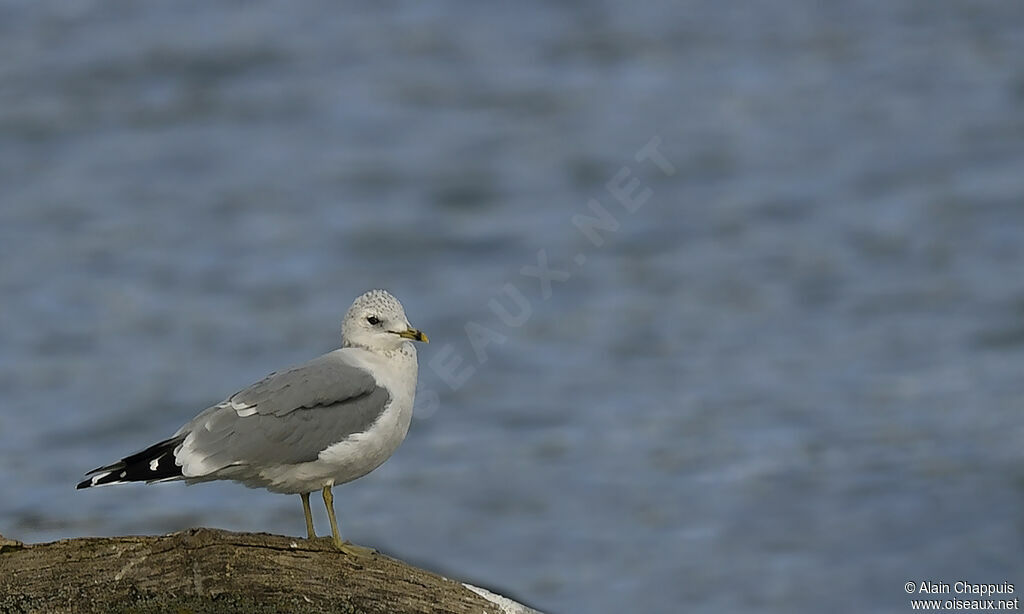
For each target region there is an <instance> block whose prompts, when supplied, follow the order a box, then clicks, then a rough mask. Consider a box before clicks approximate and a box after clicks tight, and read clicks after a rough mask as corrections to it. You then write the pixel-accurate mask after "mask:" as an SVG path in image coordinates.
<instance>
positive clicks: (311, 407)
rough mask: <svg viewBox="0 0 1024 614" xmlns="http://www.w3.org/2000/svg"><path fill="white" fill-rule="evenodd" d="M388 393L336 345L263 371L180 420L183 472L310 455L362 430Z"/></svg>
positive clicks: (311, 457) (290, 461) (309, 457)
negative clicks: (284, 367) (188, 419)
mask: <svg viewBox="0 0 1024 614" xmlns="http://www.w3.org/2000/svg"><path fill="white" fill-rule="evenodd" d="M389 400H390V395H389V394H388V392H387V390H386V389H384V388H382V387H380V386H378V385H377V383H376V381H375V380H374V378H373V376H372V375H371V374H370V373H369V372H368V371H366V370H364V369H361V368H359V367H356V366H353V365H352V364H350V363H349V362H347V361H346V360H345V358H344V354H343V353H342V351H335V352H331V353H329V354H325V355H323V356H320V357H319V358H315V359H313V360H311V361H309V362H307V363H305V364H303V365H299V366H297V367H292V368H290V369H287V370H285V371H281V372H276V373H271V374H270V375H268V376H267V377H266V378H264V379H263V380H261V381H259V382H257V383H255V384H253V385H252V386H249V387H248V388H246V389H244V390H241V391H239V392H237V393H235V394H234V395H232V396H231V397H229V398H228V399H226V400H225V401H223V402H222V403H218V404H217V405H214V406H213V407H211V408H209V409H207V410H206V411H204V412H202V413H201V414H199V415H198V416H196V417H195V418H194V419H193V420H192V421H191V422H189V423H188V424H186V425H185V426H184V427H182V428H181V429H180V430H179V431H178V433H176V435H177V436H181V437H183V441H182V444H181V448H180V449H179V450H178V451H177V453H176V457H177V460H178V463H179V464H181V465H182V467H183V469H184V470H185V474H186V476H188V474H189V473H192V474H193V475H202V474H207V473H210V472H212V471H216V470H218V469H222V468H224V467H227V466H229V465H249V464H251V465H268V464H269V465H277V464H294V463H302V462H308V461H312V460H316V458H317V455H318V454H319V453H320V452H321V451H322V450H324V449H326V448H327V447H329V446H330V445H332V444H335V443H338V442H339V441H342V440H344V439H346V438H348V437H350V436H352V435H353V434H355V433H361V432H364V431H366V430H367V429H369V428H370V425H372V424H373V423H374V422H375V421H376V420H377V419H378V418H379V417H380V416H381V414H383V412H384V407H385V406H386V405H387V403H388V401H389Z"/></svg>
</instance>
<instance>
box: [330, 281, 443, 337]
mask: <svg viewBox="0 0 1024 614" xmlns="http://www.w3.org/2000/svg"><path fill="white" fill-rule="evenodd" d="M341 339H342V344H343V345H344V346H345V347H349V346H356V347H361V348H365V349H367V350H373V351H387V350H394V349H398V348H400V347H401V346H402V344H403V343H405V342H406V341H410V340H411V341H423V342H426V341H427V336H426V335H424V334H423V333H421V332H420V331H418V330H416V329H415V328H413V327H412V326H411V325H410V324H409V320H408V318H406V317H405V309H403V308H402V304H401V303H399V302H398V299H397V298H395V297H393V296H391V294H390V293H388V292H387V291H385V290H370V291H369V292H367V293H366V294H363V295H362V296H360V297H359V298H357V299H356V300H355V301H354V302H353V303H352V306H351V307H349V308H348V313H346V314H345V319H344V320H343V321H342V323H341Z"/></svg>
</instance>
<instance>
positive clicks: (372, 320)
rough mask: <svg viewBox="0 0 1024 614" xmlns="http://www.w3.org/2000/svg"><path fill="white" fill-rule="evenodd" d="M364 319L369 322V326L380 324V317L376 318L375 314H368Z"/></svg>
mask: <svg viewBox="0 0 1024 614" xmlns="http://www.w3.org/2000/svg"><path fill="white" fill-rule="evenodd" d="M366 321H367V322H369V323H370V325H371V326H377V325H378V324H380V319H378V318H377V316H370V317H368V318H366Z"/></svg>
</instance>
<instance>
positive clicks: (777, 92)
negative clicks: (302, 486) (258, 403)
mask: <svg viewBox="0 0 1024 614" xmlns="http://www.w3.org/2000/svg"><path fill="white" fill-rule="evenodd" d="M652 138H657V139H660V145H659V151H660V152H661V153H662V154H663V155H664V156H665V158H666V159H667V161H668V162H669V163H670V164H671V165H672V167H673V168H674V169H675V172H674V174H668V173H666V172H663V170H662V169H660V168H659V167H658V166H657V165H656V164H654V163H653V162H652V161H651V160H642V161H637V157H636V155H637V153H638V151H639V150H640V149H641V148H642V147H644V145H645V144H648V143H650V142H651V139H652ZM623 167H625V168H628V169H629V171H628V172H629V176H628V178H626V180H623V176H621V175H620V176H619V177H618V180H619V183H621V184H625V183H628V180H630V179H635V180H636V181H637V182H638V183H637V185H636V186H634V188H635V193H638V194H639V193H641V192H642V191H643V190H644V189H649V190H650V197H649V199H648V201H647V202H646V203H645V204H644V205H643V207H642V208H640V209H639V210H638V211H636V212H635V213H632V214H631V213H628V212H627V211H626V210H625V209H624V208H623V207H622V206H621V205H620V204H619V203H618V202H617V201H616V200H615V198H614V197H613V196H612V195H611V194H610V193H609V191H608V190H607V188H606V184H607V183H608V182H609V181H612V180H614V179H615V178H616V176H617V173H620V169H622V168H623ZM1022 196H1024V4H1021V3H1016V2H983V1H979V2H952V1H936V2H927V3H900V2H887V1H880V0H879V1H874V2H856V3H817V2H809V1H801V0H790V1H786V2H777V3H771V4H764V5H760V4H758V5H752V6H744V7H739V6H734V5H732V4H729V3H717V2H639V3H600V2H597V3H582V2H581V3H576V2H570V3H532V2H527V3H515V4H509V5H502V6H491V5H486V6H485V5H482V4H479V3H473V2H454V1H453V2H435V3H400V2H382V3H375V4H372V5H362V4H360V5H357V4H348V5H340V4H338V3H334V2H307V3H301V4H295V5H292V4H285V3H275V2H246V3H240V2H228V3H210V2H199V1H192V2H175V3H160V2H55V3H34V2H27V1H21V2H19V1H15V2H10V1H8V2H3V3H2V4H0V257H2V265H0V293H2V305H0V334H2V339H0V533H3V534H4V535H7V536H10V537H14V538H18V539H21V540H24V541H44V540H55V539H60V538H66V537H74V536H83V535H116V534H125V533H160V532H169V531H177V530H182V529H185V528H188V527H193V526H197V525H202V526H214V527H222V528H227V529H233V530H240V531H271V532H277V533H284V534H290V535H301V534H303V525H302V516H301V508H300V504H299V499H298V498H297V497H284V496H279V495H272V494H269V493H266V492H264V491H253V490H247V489H245V488H243V487H241V486H237V485H234V484H226V483H217V484H206V485H201V486H193V487H185V486H182V485H178V484H173V485H160V486H154V487H145V486H122V487H117V488H110V489H98V490H94V491H84V492H76V491H75V490H74V484H75V483H76V481H77V480H78V479H80V476H81V474H82V472H83V471H84V470H88V469H91V468H92V467H95V466H97V465H100V464H102V463H105V462H108V461H111V460H113V459H116V458H117V457H119V456H120V455H122V454H124V453H129V452H133V451H135V450H136V449H138V448H140V447H142V446H145V445H148V444H149V443H152V442H154V441H156V440H158V439H160V438H162V437H164V436H166V435H168V434H169V433H171V432H172V431H173V430H174V429H176V428H177V427H178V426H180V424H182V423H183V422H185V421H186V420H188V419H189V418H191V417H192V416H193V415H194V414H195V413H196V412H198V411H199V410H200V409H202V408H204V407H206V406H207V405H209V404H211V403H214V402H216V401H219V400H220V399H221V398H223V397H225V396H226V395H228V394H230V393H232V392H234V391H235V390H237V389H239V388H241V387H243V386H245V385H247V384H248V383H250V382H252V381H254V380H256V379H257V378H259V377H262V376H263V375H264V374H266V373H267V372H269V371H271V370H273V369H275V368H278V367H281V366H284V365H286V364H291V363H296V362H300V361H303V360H306V359H308V358H310V357H312V356H315V355H317V354H319V353H322V352H325V351H329V350H331V349H333V348H335V347H336V346H337V345H338V338H339V332H338V331H339V325H340V318H341V314H342V312H343V311H344V309H345V308H347V306H348V304H349V302H350V301H351V300H352V298H353V297H355V296H356V295H357V294H359V293H360V292H362V291H364V290H366V289H369V288H371V287H376V286H384V287H386V288H388V289H390V290H392V291H393V292H394V293H395V294H397V295H398V296H399V297H400V298H401V299H402V300H403V301H404V303H405V305H406V309H407V311H408V313H409V316H410V319H411V320H412V322H413V323H414V325H416V326H419V327H421V328H422V329H424V330H425V331H427V332H428V333H429V334H430V337H431V340H432V342H431V344H430V345H429V346H424V347H421V349H420V356H421V372H420V380H421V396H420V400H419V407H418V409H417V411H418V412H419V415H418V417H417V419H416V420H415V421H414V423H413V426H412V429H411V432H410V435H409V437H408V439H407V440H406V442H405V444H404V445H403V447H402V448H400V450H399V452H398V453H397V454H396V455H395V456H394V457H393V458H392V459H391V460H390V461H389V462H388V463H387V464H385V465H384V466H383V467H382V468H381V469H379V470H378V471H376V472H375V473H373V474H372V475H370V476H368V477H367V478H365V479H363V480H360V481H359V482H356V483H353V484H350V485H347V486H344V487H342V488H339V489H336V494H337V499H338V507H339V513H340V517H341V523H342V529H343V533H344V534H345V535H346V536H347V537H348V538H350V539H353V540H354V541H356V542H358V543H362V544H369V545H373V546H376V547H378V548H380V549H381V550H384V551H385V552H388V553H391V554H393V555H396V556H399V557H403V558H407V559H409V560H412V561H415V562H418V563H421V564H424V565H427V566H428V567H431V568H433V569H437V570H441V571H444V572H446V573H448V574H451V575H454V576H457V577H462V578H464V579H468V580H472V581H475V582H477V583H480V584H483V585H487V586H491V587H494V588H496V589H497V590H499V591H505V592H507V593H509V594H510V595H511V596H514V597H517V598H520V599H523V600H525V601H527V602H529V603H531V604H533V605H535V606H536V607H539V608H542V609H544V610H546V611H550V612H552V613H554V612H558V613H569V612H580V613H588V614H589V613H598V612H609V613H612V612H676V611H679V612H684V611H685V612H723V611H740V610H750V609H753V610H756V611H759V612H778V613H783V612H787V613H788V612H818V611H822V610H825V609H828V610H830V611H836V612H864V611H874V612H882V611H892V612H903V611H907V609H908V607H909V604H908V603H907V602H908V596H907V595H906V594H905V593H904V592H903V585H904V583H905V582H906V581H907V580H920V579H931V580H935V581H946V582H953V581H956V580H960V579H963V580H968V581H973V582H1002V581H1010V582H1016V583H1017V586H1024V577H1022V574H1021V572H1022V568H1024V548H1022V546H1024V539H1022V538H1024V524H1022V523H1024V513H1022V508H1024V465H1022V462H1021V461H1022V458H1021V456H1022V453H1021V448H1022V446H1021V442H1022V441H1024V426H1022V422H1021V401H1022V395H1024V376H1022V364H1024V363H1022V361H1024V275H1022V272H1024V199H1022ZM590 199H595V200H597V201H598V202H600V203H601V204H602V206H603V207H604V209H605V210H606V211H607V212H608V214H609V215H610V216H612V217H613V218H614V221H615V223H616V224H618V229H617V230H616V231H614V232H612V231H608V230H602V231H599V234H600V236H601V238H602V239H603V244H602V245H600V246H596V245H594V244H593V243H592V242H591V241H590V240H589V239H588V238H587V236H586V235H585V234H584V233H582V232H581V231H580V230H579V228H577V227H576V226H574V224H573V223H572V217H573V216H574V215H593V214H592V213H591V210H590V209H589V208H588V201H589V200H590ZM540 250H544V252H543V255H544V256H545V257H546V258H547V261H548V266H549V267H550V268H552V269H557V270H561V271H564V272H566V273H567V274H568V279H565V278H564V277H565V276H564V275H563V276H561V277H560V278H559V279H558V280H554V281H551V282H550V283H551V287H550V290H551V294H550V296H549V297H547V298H545V297H544V295H543V293H542V292H543V287H542V284H541V283H540V280H538V279H537V278H536V277H531V276H530V275H529V273H530V271H529V269H528V270H527V273H528V274H527V275H523V274H522V273H521V269H522V268H523V267H530V266H533V267H536V266H537V263H538V253H539V251H540ZM577 255H582V256H583V257H584V258H583V259H579V260H580V261H582V264H580V262H578V261H577V260H574V257H576V256H577ZM584 259H585V260H584ZM506 284H513V286H515V288H516V289H517V290H518V291H519V292H521V293H522V296H523V297H525V298H526V300H528V301H529V304H530V309H531V312H530V316H529V317H528V318H526V322H525V323H524V324H523V325H522V326H518V327H510V326H507V325H506V324H505V323H503V322H502V321H501V320H500V319H499V318H498V317H496V315H495V314H494V312H493V311H492V310H491V308H490V307H489V301H491V300H492V299H496V298H497V299H498V300H500V301H503V304H505V305H508V306H509V307H510V308H512V306H513V305H514V304H513V303H512V302H511V301H510V300H509V298H508V294H507V292H508V288H507V287H506ZM471 322H472V323H476V324H478V325H479V326H482V327H484V328H486V329H488V330H490V331H492V332H493V335H492V341H494V342H493V343H491V344H490V345H488V346H487V347H486V348H484V354H482V355H478V354H477V353H476V352H475V351H474V349H473V347H472V345H471V344H470V342H469V340H468V338H467V332H466V326H467V323H471ZM470 328H471V329H472V330H475V331H476V332H477V333H478V334H479V331H480V329H479V328H474V325H471V326H470ZM496 335H500V336H501V338H502V339H501V341H502V342H500V343H499V342H498V341H495V339H497V337H496ZM432 360H433V361H434V366H431V361H432ZM452 360H454V361H458V360H461V361H462V363H461V365H459V366H458V367H457V368H455V369H454V370H455V371H456V372H458V373H460V374H462V375H465V374H464V373H463V370H464V369H465V368H467V367H471V368H473V369H474V371H472V373H471V374H469V375H468V377H465V381H464V383H463V384H462V385H461V386H458V389H457V390H456V389H453V387H452V386H451V385H450V382H448V381H446V379H448V380H450V379H451V377H450V376H442V373H443V372H444V371H445V369H444V368H439V367H438V365H441V363H444V364H446V365H448V368H449V370H451V364H450V363H449V362H448V361H452ZM317 513H318V516H317V520H318V524H319V526H320V529H321V531H323V530H325V529H326V522H325V517H324V515H323V514H322V512H320V511H319V510H318V512H317Z"/></svg>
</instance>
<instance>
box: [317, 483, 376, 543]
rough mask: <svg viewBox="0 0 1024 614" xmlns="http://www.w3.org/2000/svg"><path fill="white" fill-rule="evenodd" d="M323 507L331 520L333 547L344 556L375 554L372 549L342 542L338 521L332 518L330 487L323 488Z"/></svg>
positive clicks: (332, 497)
mask: <svg viewBox="0 0 1024 614" xmlns="http://www.w3.org/2000/svg"><path fill="white" fill-rule="evenodd" d="M323 492H324V506H326V507H327V517H328V518H330V519H331V535H333V536H334V545H335V547H337V548H338V550H341V551H342V552H344V553H346V554H351V555H353V556H367V555H371V554H376V552H377V551H376V550H374V549H373V548H364V547H362V546H357V545H355V544H353V543H352V542H346V541H342V539H341V533H340V532H339V531H338V519H337V518H335V517H334V494H333V493H332V492H331V487H330V486H324V491H323Z"/></svg>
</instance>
